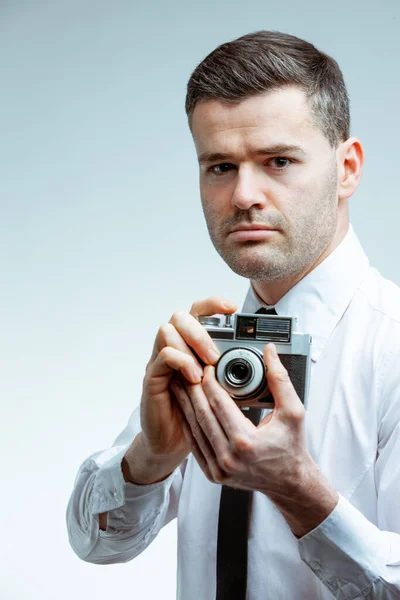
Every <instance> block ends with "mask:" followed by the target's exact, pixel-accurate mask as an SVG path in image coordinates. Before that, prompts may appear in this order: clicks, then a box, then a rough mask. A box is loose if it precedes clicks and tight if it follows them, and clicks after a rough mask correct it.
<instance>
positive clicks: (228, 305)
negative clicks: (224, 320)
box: [222, 302, 236, 310]
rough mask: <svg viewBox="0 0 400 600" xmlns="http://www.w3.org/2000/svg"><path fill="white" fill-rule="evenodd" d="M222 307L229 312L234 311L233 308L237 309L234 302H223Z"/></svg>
mask: <svg viewBox="0 0 400 600" xmlns="http://www.w3.org/2000/svg"><path fill="white" fill-rule="evenodd" d="M222 306H223V308H226V309H227V310H232V308H236V304H234V303H233V302H223V303H222Z"/></svg>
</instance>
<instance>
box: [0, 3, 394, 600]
mask: <svg viewBox="0 0 400 600" xmlns="http://www.w3.org/2000/svg"><path fill="white" fill-rule="evenodd" d="M399 19H400V8H399V4H398V2H397V0H391V1H390V0H381V2H380V3H379V6H378V3H375V2H372V1H370V2H369V1H368V0H354V1H353V2H352V3H349V2H348V1H347V0H346V1H343V0H337V1H336V2H335V3H333V2H331V3H327V2H326V3H323V2H320V0H318V1H316V0H305V2H298V1H297V0H286V1H285V2H283V3H278V2H266V1H265V0H253V1H252V0H249V1H248V2H246V3H243V2H242V1H241V0H240V1H239V0H230V1H228V0H220V1H219V2H217V3H216V2H214V0H203V1H202V2H198V3H194V2H188V1H186V2H184V1H181V0H180V1H175V2H168V3H167V2H162V0H159V1H151V0H150V1H149V2H148V3H139V2H136V1H134V0H131V1H128V0H114V1H113V2H106V1H105V0H98V1H95V0H88V1H84V0H54V1H52V2H50V1H47V2H45V1H44V0H37V1H35V2H29V1H27V0H25V2H24V1H20V2H18V1H17V0H14V1H13V0H2V1H1V3H0V74H1V93H0V107H1V109H0V132H1V137H0V198H1V219H0V247H1V251H0V261H1V278H2V286H1V294H0V321H1V323H0V326H1V335H0V359H1V373H0V393H1V419H0V428H1V432H0V433H1V437H0V440H1V442H0V443H1V445H2V452H1V494H0V504H1V507H0V508H1V515H2V517H3V518H2V519H1V521H2V526H1V530H2V536H1V537H2V543H1V546H0V554H1V556H0V597H1V598H2V599H4V600H23V599H29V600H55V599H57V600H70V599H72V598H74V599H75V600H84V599H86V598H93V597H96V598H97V600H109V599H110V598H115V599H117V598H140V599H153V598H154V599H155V598H158V597H160V596H162V598H163V599H164V600H173V599H174V598H175V569H176V534H175V525H174V524H170V525H169V526H168V527H167V528H166V529H165V530H164V531H163V532H162V533H161V534H160V536H159V537H158V538H157V539H156V540H155V542H154V543H153V545H152V546H151V547H150V548H149V549H147V550H146V552H145V553H144V554H142V555H141V556H140V557H138V558H137V559H135V560H134V561H132V562H130V563H128V564H121V565H111V566H95V565H91V564H87V563H85V562H82V561H80V560H79V559H78V558H77V557H76V556H75V555H74V554H73V552H72V550H71V549H70V547H69V544H68V541H67V533H66V527H65V508H66V505H67V502H68V498H69V495H70V493H71V490H72V486H73V481H74V477H75V474H76V472H77V470H78V467H79V465H80V463H81V462H82V461H83V460H84V459H85V458H86V457H87V456H88V455H89V454H91V453H92V452H94V451H96V450H100V449H103V448H106V447H108V446H110V445H111V444H112V442H113V440H114V438H115V437H116V436H117V435H118V433H119V432H120V431H121V430H122V429H123V427H124V426H125V424H126V421H127V420H128V417H129V415H130V413H131V411H132V410H133V409H134V407H135V406H136V405H137V404H138V402H139V399H140V392H141V384H142V377H143V372H144V368H145V365H146V363H147V361H148V358H149V355H150V351H151V348H152V345H153V340H154V336H155V333H156V331H157V329H158V327H159V326H160V325H161V324H162V323H164V322H166V321H168V320H169V318H170V316H171V314H172V313H173V312H174V311H175V310H177V309H178V308H184V309H189V308H190V305H191V304H192V302H193V301H194V300H195V299H200V298H203V297H206V296H209V295H213V294H223V295H225V296H226V297H227V298H230V299H232V300H234V301H236V302H238V303H239V304H240V303H241V301H242V300H243V297H244V294H245V290H246V288H247V282H246V280H245V279H242V278H240V277H238V276H237V275H235V274H233V273H232V272H231V271H230V270H229V268H228V267H227V266H226V265H225V264H224V263H223V262H222V260H221V259H220V258H219V256H218V255H217V254H216V252H215V251H214V249H213V247H212V245H211V242H210V241H209V239H208V234H207V230H206V227H205V224H204V221H203V216H202V211H201V207H200V200H199V193H198V183H197V163H196V157H195V152H194V148H193V145H192V140H191V136H190V132H189V130H188V127H187V124H186V116H185V112H184V99H185V88H186V83H187V80H188V78H189V76H190V73H191V71H192V70H193V68H194V67H195V66H196V65H197V64H198V63H199V62H200V61H201V60H202V59H203V58H204V56H205V55H206V54H208V53H209V52H210V51H211V50H212V49H213V48H214V47H216V46H217V45H219V44H220V43H223V42H225V41H228V40H229V39H233V38H236V37H238V36H239V35H243V34H245V33H248V32H250V31H256V30H259V29H276V30H280V31H284V32H287V33H291V34H294V35H298V36H300V37H303V38H305V39H308V40H309V41H311V42H313V43H314V44H315V45H317V47H319V48H320V49H321V50H323V51H326V52H327V53H329V54H331V55H332V56H334V58H336V60H338V62H339V64H340V65H341V67H342V69H343V72H344V75H345V79H346V82H347V85H348V89H349V92H350V96H351V101H352V116H353V126H352V134H353V135H357V136H358V137H359V138H360V139H361V141H362V142H363V144H364V148H365V151H366V164H365V169H364V175H363V180H362V183H361V186H360V188H359V190H358V191H357V194H356V195H355V196H354V197H353V198H352V200H351V218H352V222H353V224H354V227H355V230H356V232H357V233H358V235H359V237H360V239H361V241H362V243H363V245H364V247H365V249H366V250H367V252H368V254H369V256H370V259H371V262H372V263H373V264H375V266H377V267H378V268H379V269H380V271H381V272H382V273H383V274H384V275H385V276H387V277H389V278H390V279H392V280H394V281H396V282H397V283H400V266H399V262H398V261H399V252H398V244H399V241H398V240H399V236H398V231H399V218H400V209H399V204H400V198H399V192H398V177H397V175H398V138H399V134H400V118H399V111H398V107H399V100H400V97H399V96H400V94H399V91H400V90H399V86H400V78H399V67H398V62H399V49H400V27H399ZM199 600H200V599H199Z"/></svg>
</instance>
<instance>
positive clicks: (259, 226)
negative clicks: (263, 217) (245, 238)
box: [231, 223, 276, 233]
mask: <svg viewBox="0 0 400 600" xmlns="http://www.w3.org/2000/svg"><path fill="white" fill-rule="evenodd" d="M254 229H256V230H258V231H259V230H260V229H262V230H267V231H276V229H274V228H273V227H269V226H268V225H263V224H262V223H253V224H251V225H250V224H246V223H241V224H239V225H236V227H233V228H232V229H231V233H233V232H234V231H252V230H254Z"/></svg>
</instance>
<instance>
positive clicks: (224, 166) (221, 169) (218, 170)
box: [208, 163, 232, 175]
mask: <svg viewBox="0 0 400 600" xmlns="http://www.w3.org/2000/svg"><path fill="white" fill-rule="evenodd" d="M231 167H232V165H230V164H229V163H221V164H220V165H214V166H213V167H209V169H208V171H209V172H210V173H213V174H214V175H222V174H223V173H227V172H228V171H229V170H230V169H231Z"/></svg>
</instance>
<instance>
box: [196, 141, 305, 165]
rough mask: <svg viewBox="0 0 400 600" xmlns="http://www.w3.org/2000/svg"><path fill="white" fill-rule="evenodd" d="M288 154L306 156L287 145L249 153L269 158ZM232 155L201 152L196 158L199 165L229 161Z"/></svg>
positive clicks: (301, 150) (303, 152)
mask: <svg viewBox="0 0 400 600" xmlns="http://www.w3.org/2000/svg"><path fill="white" fill-rule="evenodd" d="M290 152H297V153H298V154H300V155H301V156H303V157H304V158H305V157H306V156H307V154H306V152H305V151H304V150H303V148H301V146H293V145H287V144H277V145H276V146H268V148H259V149H257V150H254V151H253V152H251V154H252V155H253V156H269V155H273V154H286V153H290ZM232 158H233V154H226V153H224V152H202V153H201V154H200V156H199V158H198V161H199V164H200V165H202V164H204V163H212V162H217V161H222V160H231V159H232Z"/></svg>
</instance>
